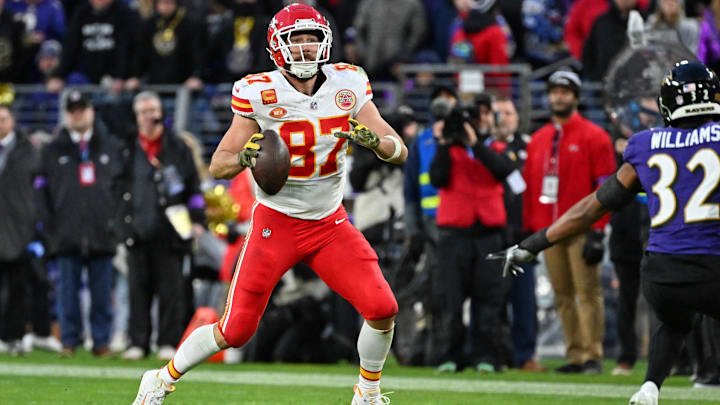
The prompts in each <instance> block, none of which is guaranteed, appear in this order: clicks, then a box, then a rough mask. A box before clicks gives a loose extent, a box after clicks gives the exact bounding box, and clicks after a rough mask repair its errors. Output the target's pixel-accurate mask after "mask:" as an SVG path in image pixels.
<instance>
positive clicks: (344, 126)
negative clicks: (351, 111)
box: [279, 115, 350, 179]
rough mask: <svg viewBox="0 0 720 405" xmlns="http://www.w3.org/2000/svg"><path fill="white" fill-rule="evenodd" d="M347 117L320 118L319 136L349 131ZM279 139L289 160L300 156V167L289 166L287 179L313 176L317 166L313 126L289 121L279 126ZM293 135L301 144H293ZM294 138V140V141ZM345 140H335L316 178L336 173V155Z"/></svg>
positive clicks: (315, 136) (315, 135)
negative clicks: (295, 135)
mask: <svg viewBox="0 0 720 405" xmlns="http://www.w3.org/2000/svg"><path fill="white" fill-rule="evenodd" d="M348 118H349V115H341V116H338V117H328V118H320V119H319V120H318V122H319V124H320V133H319V135H320V136H331V135H332V134H333V133H334V132H335V131H349V130H350V123H349V122H348ZM279 134H280V137H281V138H282V139H283V140H284V141H285V143H286V144H287V146H288V151H289V152H290V160H292V159H293V157H296V156H302V157H303V159H302V165H301V166H290V174H289V176H288V177H290V178H297V179H307V178H310V177H312V176H313V175H314V174H315V170H316V165H318V163H320V162H318V161H317V160H318V159H317V156H316V154H315V150H314V148H315V146H316V145H317V136H318V133H317V131H316V128H315V125H314V124H313V123H312V122H310V121H308V120H302V121H289V122H285V123H283V124H282V126H280V131H279ZM293 134H299V135H301V139H302V143H297V142H296V143H293V141H294V140H297V137H293V136H292V135H293ZM294 138H295V139H294ZM345 142H346V139H337V142H336V143H335V147H333V149H332V150H331V151H330V154H328V157H327V159H326V160H325V162H322V163H320V164H319V166H318V169H319V173H318V176H321V177H322V176H328V175H331V174H333V173H335V172H337V171H338V163H337V155H338V153H339V152H340V151H341V150H342V148H343V145H345Z"/></svg>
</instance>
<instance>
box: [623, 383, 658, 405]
mask: <svg viewBox="0 0 720 405" xmlns="http://www.w3.org/2000/svg"><path fill="white" fill-rule="evenodd" d="M658 395H659V391H658V387H657V385H655V383H653V382H650V381H648V382H646V383H645V384H643V385H642V387H640V390H639V391H638V392H636V393H635V394H634V395H633V396H632V397H631V398H630V405H658Z"/></svg>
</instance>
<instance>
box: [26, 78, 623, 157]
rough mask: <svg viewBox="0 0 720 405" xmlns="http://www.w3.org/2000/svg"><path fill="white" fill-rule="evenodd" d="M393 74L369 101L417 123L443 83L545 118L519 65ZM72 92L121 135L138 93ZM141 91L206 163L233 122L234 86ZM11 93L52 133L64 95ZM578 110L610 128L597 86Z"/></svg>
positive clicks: (530, 117) (524, 117) (533, 82)
mask: <svg viewBox="0 0 720 405" xmlns="http://www.w3.org/2000/svg"><path fill="white" fill-rule="evenodd" d="M398 72H399V79H398V80H397V81H396V82H375V81H373V82H371V85H372V88H373V93H374V99H373V101H374V102H375V104H376V105H377V106H378V108H379V109H380V111H381V112H383V113H386V112H390V111H393V110H394V109H395V108H396V107H397V106H399V105H401V104H405V105H408V106H410V107H411V108H413V110H414V111H415V114H416V119H417V120H418V121H419V122H420V123H421V124H426V123H428V122H429V121H430V120H431V118H430V111H429V97H430V93H431V92H432V90H433V89H434V88H435V87H436V86H439V85H447V86H451V87H453V88H458V89H459V93H460V95H461V98H462V99H463V101H465V102H471V101H472V99H473V97H474V95H475V94H477V93H478V92H482V91H490V92H493V93H496V94H504V95H507V96H510V97H511V98H512V99H513V100H514V101H515V103H516V106H517V108H518V113H519V115H520V129H521V130H522V131H527V132H531V131H533V130H535V129H537V128H538V127H540V126H541V125H543V124H545V123H547V121H548V120H549V118H550V111H549V107H548V103H547V97H546V92H547V85H546V83H545V79H546V77H545V76H546V75H547V74H548V73H550V72H549V71H548V72H545V71H544V70H542V69H541V70H537V71H532V70H531V69H530V66H529V65H525V64H512V65H506V66H494V65H450V64H429V65H428V64H422V65H402V66H400V68H399V70H398ZM72 88H77V89H80V90H81V91H85V92H87V93H89V94H91V95H92V100H93V105H94V106H95V109H96V110H97V112H98V115H99V117H100V118H102V119H103V121H104V122H105V123H106V124H107V125H108V126H109V127H110V128H111V129H112V130H116V131H122V130H123V129H126V128H129V125H132V124H134V121H135V119H134V116H133V112H132V99H133V97H134V96H135V94H137V91H135V92H120V93H116V94H113V93H110V92H108V90H107V88H104V87H101V86H95V85H83V86H74V87H72ZM140 90H151V91H155V92H157V93H158V94H159V95H160V97H161V100H162V103H163V109H164V117H165V122H166V124H167V125H169V126H172V127H173V128H174V129H176V130H184V131H189V132H190V133H192V134H194V135H196V136H197V137H198V138H199V139H200V140H201V142H202V143H203V145H204V147H205V150H204V155H205V157H207V158H209V157H210V155H211V154H212V152H213V151H214V149H215V147H216V146H217V144H218V143H219V142H220V139H222V136H223V134H224V133H225V131H226V130H227V128H228V126H229V124H230V121H231V120H232V111H231V110H230V107H229V106H230V98H231V94H232V83H223V84H206V85H205V86H204V87H203V89H202V90H200V91H195V92H192V91H189V90H188V89H187V88H185V87H183V86H181V85H152V86H143V87H142V88H141V89H140ZM14 91H15V97H14V102H13V105H12V108H13V111H14V113H15V114H16V118H17V121H18V124H19V126H20V127H21V128H24V129H25V130H27V131H29V132H36V131H42V132H46V133H52V132H53V130H54V129H55V128H56V127H57V125H58V123H59V121H60V119H61V114H60V112H61V111H62V107H63V100H64V94H65V93H66V92H67V91H68V89H65V90H64V91H63V92H62V93H60V94H52V93H48V92H47V91H46V90H45V87H44V86H42V85H15V86H14ZM580 111H581V112H582V113H583V115H584V116H585V117H587V118H588V119H590V120H592V121H594V122H596V123H598V124H599V125H601V126H604V127H605V128H606V129H609V121H608V119H607V115H606V113H605V111H604V108H603V89H602V84H601V83H584V84H583V90H582V94H581V98H580Z"/></svg>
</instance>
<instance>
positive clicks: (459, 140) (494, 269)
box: [430, 106, 514, 373]
mask: <svg viewBox="0 0 720 405" xmlns="http://www.w3.org/2000/svg"><path fill="white" fill-rule="evenodd" d="M438 115H440V116H441V118H442V120H439V121H438V122H437V123H436V124H437V126H438V127H439V131H440V137H439V138H438V143H439V146H438V148H437V152H436V153H435V156H434V158H433V161H432V164H431V167H430V181H431V182H432V185H433V186H434V187H436V188H438V189H439V190H440V204H439V206H438V209H437V225H438V234H439V240H438V248H437V249H438V250H437V252H438V254H439V255H442V257H443V259H444V260H443V266H435V267H434V269H433V270H435V274H432V275H431V285H432V289H431V291H432V292H431V298H430V301H431V304H430V311H431V316H432V319H433V329H434V330H435V332H436V335H435V341H433V342H431V344H430V345H431V346H432V350H433V351H434V354H433V363H434V364H435V365H437V364H439V367H438V371H440V372H455V371H457V370H458V369H459V368H463V367H465V366H471V367H473V368H475V369H476V370H477V371H478V372H481V373H492V372H496V371H500V362H501V358H500V356H501V350H502V349H501V347H502V342H500V341H499V339H498V337H499V335H498V334H497V333H496V332H497V330H498V329H499V327H500V313H501V310H502V307H503V302H504V299H505V294H506V293H507V287H509V279H504V278H503V277H502V270H501V269H500V266H497V265H496V264H495V263H493V262H489V261H487V260H486V259H485V256H486V255H487V253H488V252H491V251H493V249H496V248H498V247H502V246H503V228H504V227H505V225H506V217H507V215H506V212H505V207H504V204H503V197H502V195H503V188H502V183H501V182H502V181H503V180H504V179H505V177H506V176H507V175H508V174H510V173H511V172H512V171H513V170H514V167H513V165H512V163H511V162H510V161H509V160H508V159H506V158H504V157H502V156H500V155H498V154H497V153H496V152H495V151H493V150H492V149H490V148H488V147H487V146H485V145H484V144H483V143H482V142H479V141H478V138H477V135H476V133H475V130H474V129H473V128H472V127H471V126H470V123H469V120H468V114H467V112H465V111H464V110H463V109H462V108H460V107H458V106H454V107H452V108H451V109H450V111H449V112H447V114H438ZM469 149H472V154H470V153H469ZM473 156H474V157H473ZM468 297H470V299H471V303H470V324H469V326H468V329H467V330H465V327H464V326H463V322H462V313H463V303H464V302H465V299H466V298H468Z"/></svg>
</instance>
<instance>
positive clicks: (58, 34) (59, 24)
mask: <svg viewBox="0 0 720 405" xmlns="http://www.w3.org/2000/svg"><path fill="white" fill-rule="evenodd" d="M5 7H6V8H7V9H8V10H10V11H12V12H13V13H15V14H16V18H18V19H20V20H21V21H22V22H23V23H25V31H26V33H27V35H26V37H25V40H26V41H27V42H28V43H31V44H33V45H40V44H41V43H42V42H44V41H47V40H49V39H54V40H56V41H62V39H63V37H65V9H63V5H62V3H60V1H58V0H11V1H9V2H7V4H6V5H5Z"/></svg>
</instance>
